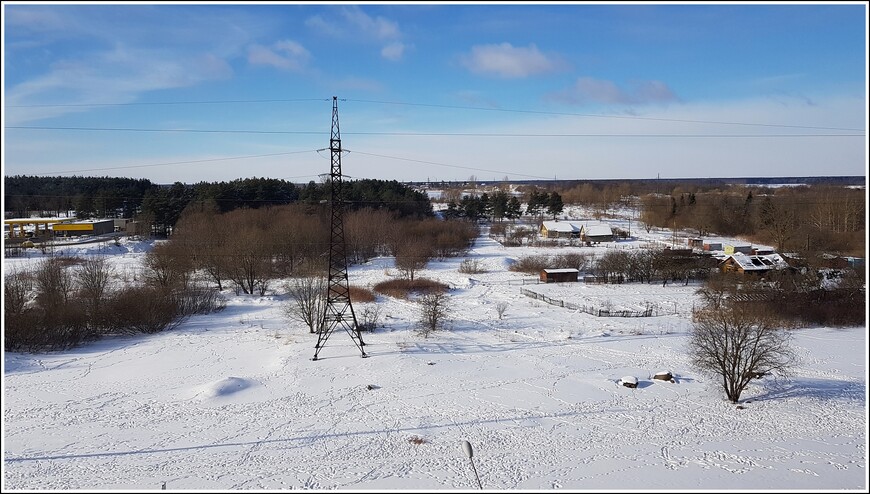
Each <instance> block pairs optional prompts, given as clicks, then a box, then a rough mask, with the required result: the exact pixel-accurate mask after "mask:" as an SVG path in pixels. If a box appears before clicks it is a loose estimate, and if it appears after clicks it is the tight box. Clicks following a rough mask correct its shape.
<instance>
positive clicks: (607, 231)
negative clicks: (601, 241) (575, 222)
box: [586, 225, 613, 237]
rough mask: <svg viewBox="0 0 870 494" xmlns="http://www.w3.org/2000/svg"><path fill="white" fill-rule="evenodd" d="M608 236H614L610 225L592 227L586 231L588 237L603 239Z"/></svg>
mask: <svg viewBox="0 0 870 494" xmlns="http://www.w3.org/2000/svg"><path fill="white" fill-rule="evenodd" d="M606 235H613V229H612V228H610V225H592V226H590V227H589V228H587V229H586V236H587V237H601V236H606Z"/></svg>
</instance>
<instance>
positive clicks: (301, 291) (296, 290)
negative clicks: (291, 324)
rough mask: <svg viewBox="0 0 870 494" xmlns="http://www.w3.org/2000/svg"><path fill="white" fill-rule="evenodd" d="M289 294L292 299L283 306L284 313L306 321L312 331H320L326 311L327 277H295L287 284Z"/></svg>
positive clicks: (303, 321) (290, 317)
mask: <svg viewBox="0 0 870 494" xmlns="http://www.w3.org/2000/svg"><path fill="white" fill-rule="evenodd" d="M287 294H288V295H290V299H289V300H288V301H287V302H286V303H285V305H284V306H283V312H284V315H285V316H286V317H287V318H288V319H290V320H291V321H299V322H301V323H304V324H305V325H306V326H308V329H310V330H311V331H310V332H311V333H317V332H319V331H320V328H321V326H322V325H323V315H324V313H325V312H326V278H324V277H322V276H312V277H301V278H294V279H293V281H292V282H291V283H290V284H289V285H288V286H287Z"/></svg>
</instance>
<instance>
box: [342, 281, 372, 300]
mask: <svg viewBox="0 0 870 494" xmlns="http://www.w3.org/2000/svg"><path fill="white" fill-rule="evenodd" d="M347 288H348V292H347V295H348V296H349V297H350V300H351V302H374V301H375V298H376V297H375V292H373V291H371V290H369V289H368V288H363V287H361V286H353V285H350V286H348V287H347Z"/></svg>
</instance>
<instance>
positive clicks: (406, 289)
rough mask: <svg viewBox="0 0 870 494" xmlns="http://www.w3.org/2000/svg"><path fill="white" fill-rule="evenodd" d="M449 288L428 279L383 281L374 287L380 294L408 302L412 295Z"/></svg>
mask: <svg viewBox="0 0 870 494" xmlns="http://www.w3.org/2000/svg"><path fill="white" fill-rule="evenodd" d="M449 288H450V287H448V286H447V285H445V284H444V283H440V282H438V281H434V280H430V279H427V278H417V279H416V280H408V279H401V280H389V281H382V282H380V283H378V284H377V285H375V286H374V290H375V291H376V292H378V293H381V294H384V295H388V296H390V297H393V298H400V299H405V300H407V298H408V295H409V294H410V293H427V292H432V291H442V292H444V291H447V290H448V289H449Z"/></svg>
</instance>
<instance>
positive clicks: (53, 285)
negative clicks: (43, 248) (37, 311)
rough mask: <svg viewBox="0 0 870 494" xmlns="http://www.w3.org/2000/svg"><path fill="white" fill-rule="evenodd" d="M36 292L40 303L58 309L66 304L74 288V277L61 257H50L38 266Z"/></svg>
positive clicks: (45, 306)
mask: <svg viewBox="0 0 870 494" xmlns="http://www.w3.org/2000/svg"><path fill="white" fill-rule="evenodd" d="M35 274H36V279H35V282H36V292H37V300H38V302H39V305H40V306H42V307H44V308H48V309H56V308H57V307H58V306H60V305H65V304H66V303H67V302H68V301H69V298H70V294H71V293H72V288H73V278H72V275H71V274H70V272H69V271H67V269H66V261H65V260H64V259H63V258H61V257H48V258H46V259H44V260H43V261H41V262H40V263H39V266H38V267H37V268H36V273H35Z"/></svg>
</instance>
